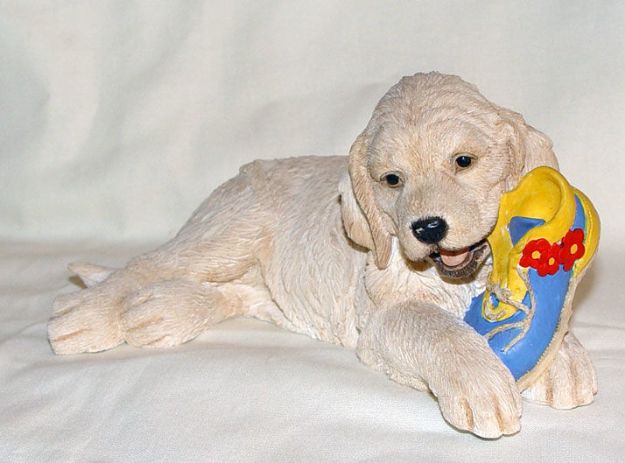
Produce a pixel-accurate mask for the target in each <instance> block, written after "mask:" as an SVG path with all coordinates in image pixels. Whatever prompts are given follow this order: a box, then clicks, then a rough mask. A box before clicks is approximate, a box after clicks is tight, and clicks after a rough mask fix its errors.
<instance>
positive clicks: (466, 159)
mask: <svg viewBox="0 0 625 463" xmlns="http://www.w3.org/2000/svg"><path fill="white" fill-rule="evenodd" d="M471 164H473V158H472V157H471V156H469V155H467V154H461V155H460V156H458V157H457V158H456V166H458V167H459V168H460V169H466V168H467V167H469V166H471Z"/></svg>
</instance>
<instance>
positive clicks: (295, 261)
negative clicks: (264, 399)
mask: <svg viewBox="0 0 625 463" xmlns="http://www.w3.org/2000/svg"><path fill="white" fill-rule="evenodd" d="M551 146H552V145H551V142H550V140H549V139H548V138H547V137H546V136H545V135H543V134H542V133H540V132H538V131H537V130H535V129H534V128H532V127H530V126H529V125H527V124H526V123H525V121H524V120H523V118H522V117H521V116H520V115H519V114H517V113H514V112H512V111H509V110H507V109H504V108H501V107H499V106H497V105H495V104H493V103H491V102H489V101H488V100H486V99H485V98H484V97H483V96H482V95H481V94H480V93H479V92H478V90H477V88H476V87H475V86H473V85H471V84H468V83H466V82H464V81H463V80H461V79H460V78H459V77H456V76H450V75H443V74H439V73H429V74H416V75H414V76H410V77H404V78H403V79H401V80H400V81H399V83H397V84H396V85H394V86H393V87H392V88H391V89H390V90H389V91H388V92H387V93H386V94H385V95H384V96H383V98H382V99H381V100H380V102H379V103H378V104H377V106H376V108H375V110H374V111H373V115H372V117H371V120H370V121H369V123H368V125H367V127H366V128H365V129H364V131H363V132H362V133H361V134H360V135H359V136H358V137H357V138H356V141H355V142H354V144H353V145H352V147H351V150H350V153H349V156H348V157H344V156H337V157H301V158H291V159H283V160H272V161H255V162H252V163H250V164H247V165H245V166H243V167H242V168H241V170H240V173H239V174H238V175H237V176H236V177H234V178H233V179H231V180H229V181H227V182H226V183H224V184H223V185H221V186H220V187H219V188H217V189H216V190H215V191H214V192H213V193H212V194H211V195H210V197H209V198H208V199H206V200H205V201H204V202H203V203H202V204H201V205H200V207H199V208H198V209H197V210H196V211H195V212H194V214H193V215H192V217H191V218H190V219H189V221H188V222H187V223H186V224H185V225H184V226H183V227H182V229H181V230H180V232H179V233H178V234H177V235H176V237H175V238H173V239H172V240H171V241H169V242H167V243H166V244H164V245H162V246H161V247H159V248H158V249H156V250H155V251H152V252H149V253H146V254H144V255H141V256H138V257H135V258H133V259H132V260H131V261H130V262H129V263H128V264H127V266H126V267H125V268H122V269H110V268H105V267H101V266H97V265H92V264H83V263H75V264H70V267H69V268H70V270H71V271H73V272H74V273H75V274H77V275H78V276H80V277H81V278H82V280H83V281H84V283H85V284H86V286H87V289H83V290H80V291H78V292H74V293H70V294H66V295H61V296H59V297H57V299H56V300H55V301H54V309H53V311H54V312H53V317H52V318H51V319H50V322H49V325H48V334H49V340H50V344H51V346H52V349H53V350H54V352H55V353H57V354H77V353H80V352H98V351H103V350H106V349H111V348H113V347H115V346H117V345H119V344H121V343H123V342H127V343H128V344H130V345H132V346H138V347H170V346H175V345H178V344H181V343H183V342H186V341H189V340H191V339H193V338H195V337H196V336H198V335H199V334H200V333H202V332H203V331H204V330H207V329H209V328H210V327H211V326H212V325H214V324H216V323H219V322H221V321H222V320H225V319H228V318H231V317H239V316H245V317H255V318H258V319H261V320H267V321H271V322H272V323H275V324H276V325H278V326H281V327H284V328H286V329H289V330H292V331H295V332H298V333H304V334H307V335H308V336H311V337H313V338H316V339H321V340H324V341H329V342H332V343H336V344H341V345H343V346H345V347H348V348H350V349H355V351H356V354H357V355H358V357H359V358H360V360H361V361H362V362H364V363H365V364H367V365H369V366H371V367H372V368H374V369H376V370H380V371H383V372H385V373H386V374H387V375H388V376H389V377H390V378H391V379H393V380H394V381H397V382H399V383H401V384H406V385H409V386H411V387H413V388H415V389H419V390H429V391H431V392H432V394H433V395H434V396H436V398H437V399H438V403H439V406H440V409H441V412H442V414H443V417H444V418H445V419H446V420H447V421H448V422H449V423H450V424H451V425H453V426H454V427H456V428H458V429H460V430H467V431H470V432H472V433H474V434H476V435H478V436H482V437H486V438H497V437H499V436H501V435H504V434H513V433H516V432H517V431H519V429H520V417H521V409H522V405H521V393H523V395H524V396H525V397H527V398H528V399H531V400H535V401H539V402H542V403H547V404H549V405H551V406H553V407H555V408H572V407H576V406H579V405H584V404H588V403H590V402H592V400H593V396H594V394H595V393H596V379H595V372H594V369H593V366H592V364H591V362H590V359H589V357H588V354H587V353H586V351H585V350H584V348H583V347H582V346H581V345H580V343H579V341H578V340H577V339H576V338H575V337H574V336H573V334H571V333H569V334H567V335H566V337H565V338H564V341H563V342H562V344H561V346H560V347H559V351H558V352H557V355H556V356H555V358H554V360H553V362H552V363H551V365H550V366H549V368H547V369H546V370H545V371H544V372H543V374H542V376H541V377H540V378H539V379H538V380H537V381H535V382H534V383H533V384H532V385H530V386H529V387H528V388H527V389H526V390H525V391H520V390H519V388H518V386H517V384H516V383H515V381H514V379H513V377H512V376H511V374H510V371H509V370H508V369H507V368H506V367H505V366H504V365H503V363H502V362H501V361H500V360H499V358H498V357H497V356H496V355H495V354H494V353H493V351H492V350H491V349H490V348H489V345H488V343H487V341H486V340H485V338H484V337H482V336H481V335H479V334H478V333H477V332H476V331H475V330H474V329H472V328H471V327H470V326H468V325H467V324H466V323H465V322H464V321H463V314H464V313H465V311H466V309H467V307H468V305H469V303H470V301H471V299H472V298H473V297H474V296H475V295H476V294H478V293H479V292H480V291H483V290H484V286H485V281H486V278H487V276H488V274H489V270H490V262H489V259H488V255H489V253H488V247H487V246H485V245H484V239H485V237H487V236H488V235H489V233H490V232H491V230H492V229H493V227H494V225H495V223H496V220H497V214H498V207H499V201H500V197H501V195H502V194H503V193H505V192H507V191H509V190H510V189H513V188H514V187H515V185H516V184H517V182H518V181H519V179H520V178H521V177H522V176H523V175H524V174H526V173H527V172H529V171H530V170H532V169H534V168H535V167H538V166H550V167H553V168H557V161H556V158H555V156H554V154H553V152H552V148H551Z"/></svg>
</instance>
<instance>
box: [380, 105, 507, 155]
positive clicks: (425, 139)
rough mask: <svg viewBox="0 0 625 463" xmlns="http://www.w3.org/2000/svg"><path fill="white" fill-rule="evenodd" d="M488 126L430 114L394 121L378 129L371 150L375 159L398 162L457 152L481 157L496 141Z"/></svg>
mask: <svg viewBox="0 0 625 463" xmlns="http://www.w3.org/2000/svg"><path fill="white" fill-rule="evenodd" d="M496 138H497V137H496V133H495V130H494V127H493V126H492V125H491V124H486V123H485V122H484V121H483V120H482V119H480V118H475V117H471V116H470V115H464V116H462V115H460V116H459V115H458V113H456V114H446V115H445V114H441V113H440V112H437V113H436V114H434V112H429V113H428V114H425V115H424V117H415V118H414V119H413V120H412V121H393V122H389V123H386V124H384V125H382V126H381V127H380V129H379V130H378V131H377V132H376V133H375V136H374V137H373V140H372V144H371V148H372V151H373V154H374V155H375V157H378V158H381V159H385V158H386V159H388V160H389V161H395V162H401V161H405V160H406V159H409V158H410V159H412V160H414V161H416V160H418V161H422V162H427V161H428V160H430V161H433V162H435V161H436V160H438V159H440V158H442V157H448V156H450V155H452V154H455V153H459V152H469V153H474V154H480V153H481V152H484V151H486V150H487V149H488V147H489V146H490V145H492V144H493V143H494V142H495V141H496Z"/></svg>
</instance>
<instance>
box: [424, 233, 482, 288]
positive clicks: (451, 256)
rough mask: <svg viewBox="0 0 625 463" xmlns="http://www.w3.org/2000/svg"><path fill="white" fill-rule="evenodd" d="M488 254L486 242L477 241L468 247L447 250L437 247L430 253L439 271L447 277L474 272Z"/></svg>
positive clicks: (456, 276)
mask: <svg viewBox="0 0 625 463" xmlns="http://www.w3.org/2000/svg"><path fill="white" fill-rule="evenodd" d="M487 256H488V243H487V242H486V240H485V239H484V240H482V241H479V242H477V243H475V244H473V245H471V246H469V247H466V248H462V249H456V250H447V249H443V248H438V249H437V250H436V251H435V252H433V253H432V254H430V259H432V261H433V262H434V264H435V265H436V268H437V269H438V271H439V273H440V274H441V275H442V276H444V277H447V278H453V279H457V278H465V277H467V276H469V275H472V274H473V273H475V271H476V270H477V269H478V268H479V267H480V265H482V262H484V260H485V259H486V257H487Z"/></svg>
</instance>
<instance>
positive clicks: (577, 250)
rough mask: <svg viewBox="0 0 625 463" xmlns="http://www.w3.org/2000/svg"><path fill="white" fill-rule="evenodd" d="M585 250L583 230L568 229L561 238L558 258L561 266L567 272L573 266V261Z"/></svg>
mask: <svg viewBox="0 0 625 463" xmlns="http://www.w3.org/2000/svg"><path fill="white" fill-rule="evenodd" d="M585 252H586V248H585V247H584V230H582V229H581V228H576V229H575V230H569V231H568V233H567V234H566V235H565V236H564V238H562V245H561V247H560V251H559V254H558V260H559V261H560V262H561V263H562V268H564V270H565V271H567V272H568V271H569V270H571V269H572V268H573V264H574V263H575V261H576V260H577V259H579V258H580V257H582V256H583V255H584V253H585Z"/></svg>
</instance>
